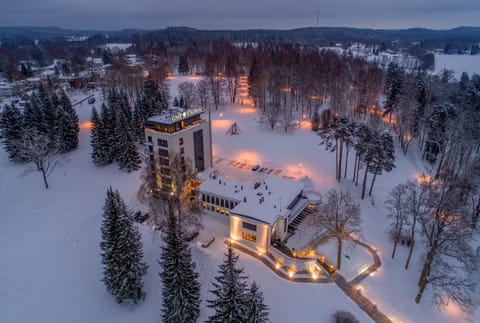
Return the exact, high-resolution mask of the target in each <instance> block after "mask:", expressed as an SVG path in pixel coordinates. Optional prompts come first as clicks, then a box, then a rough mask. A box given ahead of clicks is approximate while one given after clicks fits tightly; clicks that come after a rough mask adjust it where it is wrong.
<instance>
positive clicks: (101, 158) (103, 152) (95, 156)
mask: <svg viewBox="0 0 480 323" xmlns="http://www.w3.org/2000/svg"><path fill="white" fill-rule="evenodd" d="M90 121H91V123H92V128H91V131H90V145H91V146H92V153H91V155H90V156H91V157H92V161H93V163H94V164H95V165H97V166H103V165H107V164H110V163H111V162H112V160H111V150H112V148H111V147H110V146H109V143H108V142H107V138H106V130H105V126H104V124H103V120H102V119H101V118H100V116H99V115H98V112H97V109H95V107H93V108H92V116H91V118H90Z"/></svg>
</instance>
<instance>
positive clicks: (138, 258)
mask: <svg viewBox="0 0 480 323" xmlns="http://www.w3.org/2000/svg"><path fill="white" fill-rule="evenodd" d="M101 230H102V242H101V243H100V248H101V249H102V253H101V256H102V264H103V279H102V281H103V282H104V283H105V286H106V287H107V290H108V291H109V292H110V293H111V294H112V295H113V296H114V297H115V299H116V301H117V302H118V303H123V302H124V301H127V302H132V303H134V304H137V303H138V302H139V301H141V300H143V299H145V291H144V290H143V282H142V277H143V276H144V275H145V274H146V273H147V269H148V266H147V265H146V264H145V263H143V262H142V258H143V250H142V248H143V246H142V241H141V236H140V233H139V231H138V229H137V228H136V227H135V225H134V222H133V220H132V216H131V214H130V213H129V211H128V210H127V207H126V205H125V203H124V202H123V200H122V198H121V197H120V194H119V193H118V191H113V189H112V188H111V187H110V188H109V189H108V190H107V198H106V199H105V205H104V207H103V215H102V227H101Z"/></svg>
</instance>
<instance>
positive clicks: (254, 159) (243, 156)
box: [234, 150, 262, 164]
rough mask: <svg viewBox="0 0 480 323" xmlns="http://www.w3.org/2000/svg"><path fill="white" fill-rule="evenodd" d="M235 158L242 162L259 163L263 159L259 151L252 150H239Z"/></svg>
mask: <svg viewBox="0 0 480 323" xmlns="http://www.w3.org/2000/svg"><path fill="white" fill-rule="evenodd" d="M234 159H235V160H237V161H240V162H246V163H248V164H259V163H261V160H262V158H261V157H260V155H259V154H258V153H257V152H255V151H250V150H245V151H241V152H239V153H238V154H237V155H236V156H235V158H234Z"/></svg>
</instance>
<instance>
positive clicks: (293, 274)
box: [288, 269, 295, 278]
mask: <svg viewBox="0 0 480 323" xmlns="http://www.w3.org/2000/svg"><path fill="white" fill-rule="evenodd" d="M294 276H295V270H292V269H290V270H289V271H288V277H290V278H293V277H294Z"/></svg>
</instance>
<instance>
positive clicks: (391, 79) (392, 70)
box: [383, 63, 404, 117]
mask: <svg viewBox="0 0 480 323" xmlns="http://www.w3.org/2000/svg"><path fill="white" fill-rule="evenodd" d="M403 83H404V76H403V70H402V68H401V67H400V66H398V64H395V63H390V64H388V68H387V75H386V77H385V89H384V91H385V96H386V97H387V102H386V103H385V106H384V109H385V112H384V114H383V115H384V116H386V115H387V114H390V117H391V116H392V113H393V112H394V111H395V109H396V108H397V105H398V102H399V100H400V95H401V94H402V90H403Z"/></svg>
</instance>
